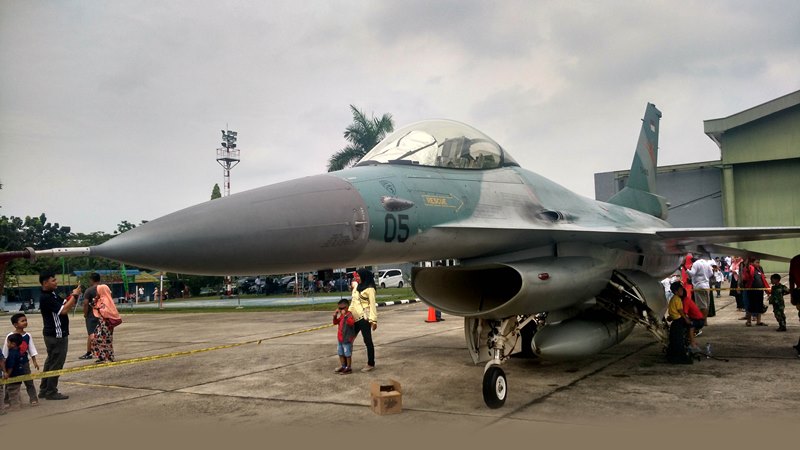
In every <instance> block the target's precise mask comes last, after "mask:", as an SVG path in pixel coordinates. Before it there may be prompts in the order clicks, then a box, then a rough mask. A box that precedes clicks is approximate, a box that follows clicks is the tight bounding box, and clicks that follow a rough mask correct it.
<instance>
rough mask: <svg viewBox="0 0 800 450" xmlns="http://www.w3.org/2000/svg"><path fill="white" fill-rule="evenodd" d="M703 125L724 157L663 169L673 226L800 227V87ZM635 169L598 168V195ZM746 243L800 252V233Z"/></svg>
mask: <svg viewBox="0 0 800 450" xmlns="http://www.w3.org/2000/svg"><path fill="white" fill-rule="evenodd" d="M703 123H704V131H705V133H706V134H707V135H708V136H709V138H711V139H712V140H713V141H714V142H715V143H716V144H717V145H718V146H719V148H720V154H721V160H720V161H708V162H701V163H691V164H682V165H675V166H664V167H659V168H658V174H657V177H656V185H657V186H658V194H659V195H662V196H664V197H666V198H667V200H668V201H669V202H670V208H669V215H670V217H669V218H668V221H669V222H670V224H672V225H673V226H677V227H688V226H696V227H713V226H730V227H748V226H758V227H762V226H800V91H796V92H793V93H791V94H787V95H784V96H783V97H780V98H777V99H774V100H771V101H769V102H766V103H764V104H761V105H758V106H754V107H752V108H749V109H747V110H744V111H741V112H738V113H736V114H733V115H731V116H728V117H725V118H720V119H711V120H705V121H704V122H703ZM628 172H629V171H627V170H625V171H615V172H606V173H599V174H595V198H597V199H598V200H601V201H607V200H608V198H610V197H611V196H612V195H614V194H615V193H616V192H618V191H619V190H620V189H622V187H623V186H624V184H625V181H626V180H627V176H628ZM685 186H691V190H689V189H687V188H686V187H685ZM746 245H747V248H748V249H751V250H754V251H760V252H764V253H772V254H778V255H785V256H789V257H791V256H793V255H797V254H800V239H791V240H777V241H763V242H751V243H747V244H746ZM764 269H765V270H766V271H768V272H769V271H785V270H786V265H785V264H774V263H769V262H765V263H764Z"/></svg>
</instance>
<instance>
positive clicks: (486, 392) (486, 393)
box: [483, 365, 508, 409]
mask: <svg viewBox="0 0 800 450" xmlns="http://www.w3.org/2000/svg"><path fill="white" fill-rule="evenodd" d="M506 397H508V382H507V381H506V373H505V372H504V371H503V369H501V368H500V366H497V365H491V366H489V367H488V368H487V369H486V371H485V372H484V373H483V401H484V403H486V406H488V407H489V408H492V409H497V408H500V407H501V406H503V405H504V404H505V403H506Z"/></svg>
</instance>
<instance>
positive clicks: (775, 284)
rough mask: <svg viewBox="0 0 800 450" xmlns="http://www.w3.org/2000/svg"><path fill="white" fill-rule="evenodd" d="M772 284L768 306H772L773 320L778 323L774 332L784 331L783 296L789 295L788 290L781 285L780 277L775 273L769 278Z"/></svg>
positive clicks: (784, 305)
mask: <svg viewBox="0 0 800 450" xmlns="http://www.w3.org/2000/svg"><path fill="white" fill-rule="evenodd" d="M769 281H771V282H772V291H771V292H770V295H769V304H770V305H772V312H773V313H775V320H777V321H778V329H777V330H775V331H786V314H784V312H783V310H784V308H785V307H786V304H785V303H784V302H783V296H784V295H787V294H788V293H789V288H787V287H786V286H784V285H782V284H781V276H780V275H778V274H777V273H775V274H772V276H771V277H769Z"/></svg>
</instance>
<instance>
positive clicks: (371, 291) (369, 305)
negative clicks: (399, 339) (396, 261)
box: [350, 269, 378, 372]
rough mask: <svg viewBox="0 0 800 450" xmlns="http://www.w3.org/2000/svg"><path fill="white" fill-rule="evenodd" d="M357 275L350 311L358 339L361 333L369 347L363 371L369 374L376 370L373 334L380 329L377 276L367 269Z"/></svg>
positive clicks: (359, 271) (361, 270) (360, 270)
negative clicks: (376, 294) (376, 289)
mask: <svg viewBox="0 0 800 450" xmlns="http://www.w3.org/2000/svg"><path fill="white" fill-rule="evenodd" d="M356 275H357V277H358V278H357V279H358V285H357V286H356V288H355V289H354V290H353V299H352V301H351V302H350V311H351V312H352V313H353V317H354V318H355V319H356V325H355V328H356V337H358V334H359V333H361V335H362V338H363V339H364V345H366V346H367V365H366V366H364V368H363V369H361V371H362V372H369V371H370V370H372V369H374V368H375V346H374V345H373V344H372V332H373V331H375V330H376V329H377V328H378V307H377V305H376V304H375V276H374V275H372V272H370V271H369V270H367V269H359V270H358V271H357V272H356ZM354 278H355V277H354Z"/></svg>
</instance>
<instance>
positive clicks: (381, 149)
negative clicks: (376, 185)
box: [356, 120, 519, 170]
mask: <svg viewBox="0 0 800 450" xmlns="http://www.w3.org/2000/svg"><path fill="white" fill-rule="evenodd" d="M372 164H412V165H420V166H432V167H445V168H450V169H471V170H484V169H496V168H498V167H504V166H519V164H517V162H516V161H514V158H512V157H511V155H509V154H508V153H506V151H505V150H503V148H502V147H500V145H499V144H497V142H495V141H493V140H492V139H491V138H489V137H488V136H486V135H485V134H483V133H481V132H480V131H478V130H476V129H475V128H472V127H471V126H469V125H465V124H463V123H460V122H455V121H452V120H426V121H423V122H417V123H414V124H411V125H408V126H406V127H403V128H401V129H399V130H397V131H395V132H394V133H392V134H390V135H389V136H387V137H386V138H384V139H383V140H382V141H381V142H380V143H379V144H378V145H376V146H375V147H374V148H373V149H372V150H370V152H369V153H367V155H366V156H364V158H363V159H362V160H361V161H359V162H358V164H356V165H357V166H367V165H372Z"/></svg>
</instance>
